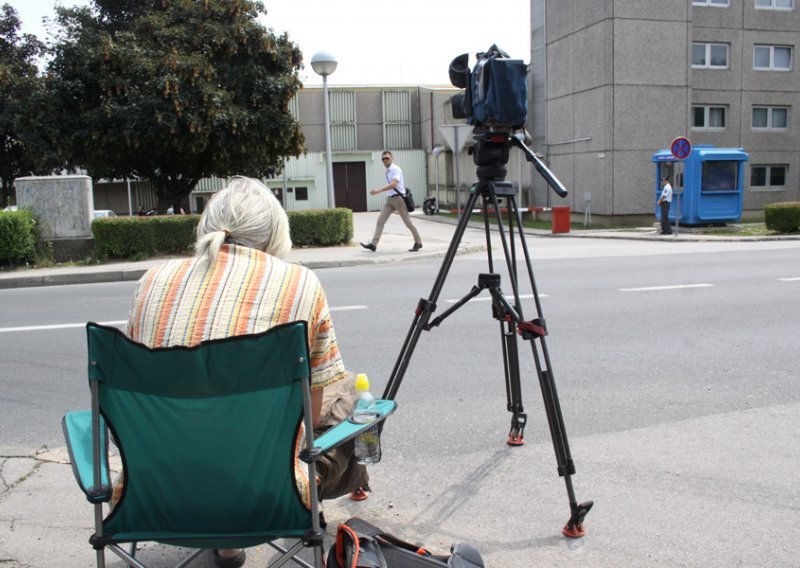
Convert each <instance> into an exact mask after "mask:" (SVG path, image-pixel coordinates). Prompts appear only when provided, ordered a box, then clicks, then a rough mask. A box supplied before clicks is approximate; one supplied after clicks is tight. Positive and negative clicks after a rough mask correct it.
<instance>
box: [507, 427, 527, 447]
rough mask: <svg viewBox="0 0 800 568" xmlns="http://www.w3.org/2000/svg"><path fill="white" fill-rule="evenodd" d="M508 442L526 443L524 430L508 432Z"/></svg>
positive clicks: (510, 443) (516, 444)
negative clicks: (523, 434)
mask: <svg viewBox="0 0 800 568" xmlns="http://www.w3.org/2000/svg"><path fill="white" fill-rule="evenodd" d="M506 444H508V445H509V446H523V445H525V439H524V438H523V437H522V432H519V431H516V432H515V431H514V430H512V431H511V432H509V433H508V439H507V440H506Z"/></svg>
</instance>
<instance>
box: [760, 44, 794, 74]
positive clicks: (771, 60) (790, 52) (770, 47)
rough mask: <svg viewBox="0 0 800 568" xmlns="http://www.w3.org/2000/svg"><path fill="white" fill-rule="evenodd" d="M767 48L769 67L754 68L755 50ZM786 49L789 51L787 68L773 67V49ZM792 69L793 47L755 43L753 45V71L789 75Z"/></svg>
mask: <svg viewBox="0 0 800 568" xmlns="http://www.w3.org/2000/svg"><path fill="white" fill-rule="evenodd" d="M764 48H769V67H756V50H757V49H764ZM776 48H781V49H788V50H789V66H788V67H785V68H784V67H775V49H776ZM793 67H794V47H793V46H791V45H769V44H763V43H757V44H754V45H753V71H778V72H781V73H789V72H791V71H792V68H793Z"/></svg>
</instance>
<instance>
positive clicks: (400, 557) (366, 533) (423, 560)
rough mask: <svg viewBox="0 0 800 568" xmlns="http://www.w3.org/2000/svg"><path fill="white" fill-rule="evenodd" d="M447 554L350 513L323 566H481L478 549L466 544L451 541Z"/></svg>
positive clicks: (340, 526)
mask: <svg viewBox="0 0 800 568" xmlns="http://www.w3.org/2000/svg"><path fill="white" fill-rule="evenodd" d="M450 552H451V554H450V556H437V555H434V554H431V553H430V552H428V551H427V550H425V549H424V548H422V547H420V546H417V545H414V544H411V543H410V542H406V541H404V540H401V539H399V538H397V537H396V536H394V535H390V534H387V533H385V532H383V531H382V530H381V529H379V528H378V527H376V526H375V525H371V524H370V523H368V522H366V521H364V520H362V519H359V518H358V517H353V518H352V519H350V520H348V521H346V522H345V523H343V524H341V525H339V529H338V530H337V531H336V544H334V545H333V546H332V547H331V549H330V550H329V551H328V561H327V563H326V564H325V566H326V568H484V564H483V559H482V558H481V555H480V552H478V551H477V550H476V549H475V548H474V547H472V546H470V545H469V544H454V545H453V546H452V547H451V548H450Z"/></svg>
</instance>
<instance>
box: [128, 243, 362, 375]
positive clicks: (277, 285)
mask: <svg viewBox="0 0 800 568" xmlns="http://www.w3.org/2000/svg"><path fill="white" fill-rule="evenodd" d="M294 321H305V322H307V323H308V334H309V337H308V344H309V346H310V354H311V388H312V389H319V388H322V387H324V386H325V385H328V384H330V383H333V382H335V381H338V380H339V379H343V378H344V377H345V376H346V374H347V373H346V371H345V368H344V364H343V363H342V358H341V356H340V355H339V348H338V346H337V344H336V335H335V333H334V331H333V324H332V323H331V315H330V311H329V309H328V301H327V299H326V298H325V292H324V291H323V290H322V286H321V285H320V282H319V280H318V279H317V277H316V275H315V274H314V273H313V272H311V271H310V270H309V269H307V268H304V267H302V266H299V265H296V264H288V263H286V262H283V261H282V260H280V259H277V258H275V257H272V256H270V255H268V254H266V253H263V252H261V251H257V250H255V249H251V248H248V247H242V246H236V245H224V246H223V247H222V248H221V249H220V252H219V254H218V255H217V258H216V260H215V262H214V263H213V264H209V263H208V261H207V260H206V259H205V258H201V259H198V258H193V259H184V260H172V261H168V262H166V263H165V264H163V265H161V266H157V267H155V268H151V269H150V270H149V271H147V273H146V274H145V275H144V276H143V277H142V278H141V280H139V285H138V287H137V289H136V293H135V295H134V297H133V305H132V307H131V311H130V314H129V319H128V336H129V337H130V338H131V339H133V340H134V341H137V342H139V343H143V344H145V345H147V346H148V347H171V346H173V345H184V346H193V345H197V344H198V343H200V342H201V341H205V340H207V339H220V338H224V337H230V336H233V335H243V334H246V333H258V332H262V331H266V330H268V329H271V328H273V327H275V326H277V325H281V324H284V323H290V322H294Z"/></svg>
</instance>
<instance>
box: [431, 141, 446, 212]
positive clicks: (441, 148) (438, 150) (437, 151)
mask: <svg viewBox="0 0 800 568" xmlns="http://www.w3.org/2000/svg"><path fill="white" fill-rule="evenodd" d="M442 152H444V146H434V148H433V150H431V154H433V157H434V158H436V161H435V163H436V209H437V210H438V209H439V207H440V205H441V202H440V201H439V155H440V154H441V153H442Z"/></svg>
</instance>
